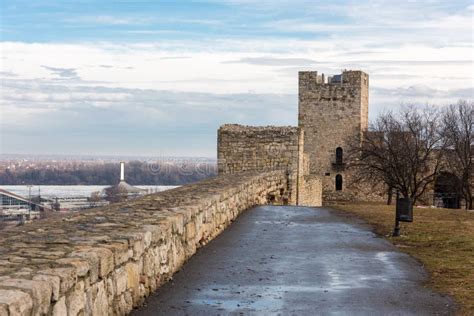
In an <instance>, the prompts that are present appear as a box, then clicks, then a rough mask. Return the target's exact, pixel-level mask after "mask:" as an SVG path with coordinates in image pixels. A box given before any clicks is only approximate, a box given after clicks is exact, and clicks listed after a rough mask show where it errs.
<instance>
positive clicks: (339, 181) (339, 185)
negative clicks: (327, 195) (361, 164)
mask: <svg viewBox="0 0 474 316" xmlns="http://www.w3.org/2000/svg"><path fill="white" fill-rule="evenodd" d="M341 190H342V176H341V175H340V174H338V175H337V176H336V191H341Z"/></svg>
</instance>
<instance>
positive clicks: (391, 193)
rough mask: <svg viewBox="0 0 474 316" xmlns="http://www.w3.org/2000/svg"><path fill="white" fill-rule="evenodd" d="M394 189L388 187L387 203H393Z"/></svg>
mask: <svg viewBox="0 0 474 316" xmlns="http://www.w3.org/2000/svg"><path fill="white" fill-rule="evenodd" d="M392 197H393V189H392V188H390V189H388V196H387V205H392Z"/></svg>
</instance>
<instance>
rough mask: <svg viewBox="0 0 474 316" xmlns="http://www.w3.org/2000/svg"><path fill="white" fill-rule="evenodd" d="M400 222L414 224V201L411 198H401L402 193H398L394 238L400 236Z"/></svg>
mask: <svg viewBox="0 0 474 316" xmlns="http://www.w3.org/2000/svg"><path fill="white" fill-rule="evenodd" d="M400 222H409V223H411V222H413V201H412V200H411V199H410V198H400V193H399V192H397V205H396V208H395V228H394V229H393V234H392V236H393V237H398V236H400Z"/></svg>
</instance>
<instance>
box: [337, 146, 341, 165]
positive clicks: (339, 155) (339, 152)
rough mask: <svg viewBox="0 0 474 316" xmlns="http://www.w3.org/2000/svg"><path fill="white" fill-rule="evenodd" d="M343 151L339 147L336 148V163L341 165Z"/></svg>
mask: <svg viewBox="0 0 474 316" xmlns="http://www.w3.org/2000/svg"><path fill="white" fill-rule="evenodd" d="M342 156H343V151H342V148H341V147H337V148H336V164H338V165H342Z"/></svg>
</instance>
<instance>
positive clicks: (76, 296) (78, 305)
mask: <svg viewBox="0 0 474 316" xmlns="http://www.w3.org/2000/svg"><path fill="white" fill-rule="evenodd" d="M85 299H86V295H85V292H84V282H82V281H79V282H78V283H76V285H75V286H74V288H73V289H72V290H71V291H70V292H69V293H68V294H67V296H66V306H67V314H68V316H76V315H78V314H79V313H81V312H83V311H84V307H85Z"/></svg>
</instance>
